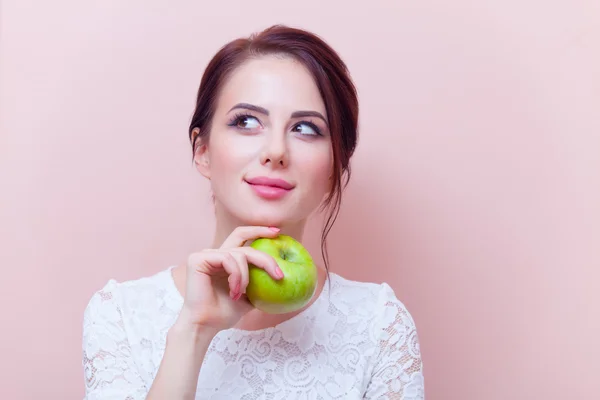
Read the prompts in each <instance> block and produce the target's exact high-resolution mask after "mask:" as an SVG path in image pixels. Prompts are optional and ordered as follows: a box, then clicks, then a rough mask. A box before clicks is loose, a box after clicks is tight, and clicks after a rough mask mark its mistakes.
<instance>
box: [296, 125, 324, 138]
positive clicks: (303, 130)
mask: <svg viewBox="0 0 600 400" xmlns="http://www.w3.org/2000/svg"><path fill="white" fill-rule="evenodd" d="M293 130H294V132H298V133H300V134H302V135H308V136H311V135H319V134H320V133H319V130H318V129H317V128H316V127H313V126H311V125H310V124H304V123H302V124H298V125H296V126H294V129H293Z"/></svg>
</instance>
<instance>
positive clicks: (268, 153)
mask: <svg viewBox="0 0 600 400" xmlns="http://www.w3.org/2000/svg"><path fill="white" fill-rule="evenodd" d="M260 161H261V164H263V165H268V164H270V167H271V168H285V167H287V166H288V162H289V155H288V146H287V141H286V137H285V135H284V134H280V133H273V134H270V135H266V142H265V147H264V149H263V152H262V154H261V160H260Z"/></svg>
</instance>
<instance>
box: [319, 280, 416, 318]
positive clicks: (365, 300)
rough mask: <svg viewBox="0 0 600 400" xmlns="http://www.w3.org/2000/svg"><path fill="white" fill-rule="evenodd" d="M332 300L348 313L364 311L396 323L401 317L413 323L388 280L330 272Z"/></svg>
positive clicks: (362, 313)
mask: <svg viewBox="0 0 600 400" xmlns="http://www.w3.org/2000/svg"><path fill="white" fill-rule="evenodd" d="M330 282H331V289H330V290H331V293H330V296H329V297H330V302H331V303H332V304H333V305H334V306H335V307H336V308H338V309H341V310H343V311H345V312H347V313H349V314H354V315H365V316H367V315H368V316H370V317H371V318H376V319H379V320H381V322H382V323H384V324H388V323H390V324H393V323H394V322H397V321H398V320H399V319H401V320H403V322H404V323H406V324H409V325H414V322H413V319H412V316H411V314H410V312H409V311H408V308H407V307H406V305H405V304H404V302H403V301H402V300H401V299H400V297H399V296H398V295H397V294H396V291H395V290H394V289H393V288H392V287H391V286H390V285H389V284H388V283H387V282H380V283H376V282H369V281H360V280H352V279H349V278H346V277H344V276H342V275H339V274H336V273H330Z"/></svg>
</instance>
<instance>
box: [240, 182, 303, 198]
mask: <svg viewBox="0 0 600 400" xmlns="http://www.w3.org/2000/svg"><path fill="white" fill-rule="evenodd" d="M246 183H248V184H249V185H250V187H252V189H253V190H254V192H255V193H256V194H257V195H259V196H260V197H262V198H264V199H268V200H276V199H280V198H282V197H283V196H285V195H286V194H288V193H289V192H290V191H291V190H292V189H293V188H294V185H292V184H291V183H289V182H287V181H285V180H283V179H275V178H269V177H266V176H259V177H256V178H250V179H246Z"/></svg>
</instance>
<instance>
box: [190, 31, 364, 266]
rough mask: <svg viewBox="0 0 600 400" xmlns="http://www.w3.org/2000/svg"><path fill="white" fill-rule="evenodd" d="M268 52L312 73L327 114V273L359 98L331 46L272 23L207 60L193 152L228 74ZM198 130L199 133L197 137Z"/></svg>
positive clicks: (324, 250) (352, 146) (194, 119)
mask: <svg viewBox="0 0 600 400" xmlns="http://www.w3.org/2000/svg"><path fill="white" fill-rule="evenodd" d="M268 54H282V55H287V56H291V57H293V58H294V59H296V60H297V61H299V62H301V63H302V64H303V65H304V66H305V67H306V68H307V69H308V70H309V71H310V73H311V74H312V76H313V78H314V80H315V83H316V85H317V87H318V88H319V92H320V94H321V97H322V98H323V101H324V103H325V108H326V110H327V119H328V124H329V130H330V132H331V144H332V148H333V164H334V165H333V175H332V179H333V183H332V187H331V191H330V192H329V195H328V196H327V198H326V200H325V202H324V204H323V206H324V207H323V208H324V209H327V210H328V211H329V213H328V216H327V220H326V223H325V226H324V228H323V232H322V234H321V252H322V255H323V258H324V261H325V267H326V268H327V270H329V269H328V253H327V244H326V239H327V235H328V234H329V231H330V230H331V228H332V226H333V224H334V222H335V220H336V218H337V216H338V214H339V208H340V205H341V201H342V190H343V189H344V188H345V186H346V185H347V184H348V182H349V180H350V157H351V156H352V154H353V153H354V149H355V147H356V143H357V139H358V98H357V93H356V88H355V86H354V84H353V82H352V79H351V78H350V75H349V73H348V68H347V67H346V64H345V63H344V62H343V61H342V60H341V58H340V57H339V55H338V54H337V53H336V52H335V51H334V50H333V49H332V48H331V47H330V46H329V45H328V44H327V43H325V42H324V41H323V40H322V39H320V38H319V37H318V36H316V35H315V34H313V33H310V32H307V31H304V30H301V29H296V28H290V27H287V26H283V25H274V26H272V27H270V28H268V29H266V30H264V31H262V32H259V33H257V34H253V35H251V36H250V37H249V38H241V39H236V40H233V41H231V42H229V43H228V44H226V45H225V46H223V47H222V48H221V49H220V50H219V51H218V52H217V54H215V56H214V57H213V58H212V60H211V61H210V62H209V64H208V66H207V67H206V70H205V71H204V75H203V76H202V80H201V82H200V88H199V89H198V96H197V99H196V109H195V110H194V115H193V116H192V120H191V123H190V127H189V137H190V141H191V142H192V151H193V152H194V151H195V149H196V140H197V139H198V138H200V140H201V141H207V140H208V138H209V132H210V127H211V120H212V117H213V115H214V112H215V108H216V101H217V96H218V93H219V90H220V88H221V87H222V85H223V83H224V81H225V80H226V79H227V77H228V75H229V74H230V73H231V72H232V71H233V70H234V69H235V68H236V67H238V66H239V65H241V64H242V63H243V62H244V61H246V60H247V59H249V58H251V57H256V56H261V55H268ZM195 128H198V129H199V131H200V133H199V134H198V135H197V136H195V137H194V135H193V130H194V129H195Z"/></svg>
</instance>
